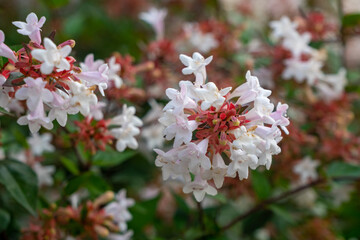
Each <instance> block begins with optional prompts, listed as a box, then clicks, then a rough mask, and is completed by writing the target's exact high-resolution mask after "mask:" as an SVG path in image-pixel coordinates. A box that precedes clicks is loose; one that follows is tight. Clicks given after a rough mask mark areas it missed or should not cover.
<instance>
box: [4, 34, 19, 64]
mask: <svg viewBox="0 0 360 240" xmlns="http://www.w3.org/2000/svg"><path fill="white" fill-rule="evenodd" d="M4 41H5V34H4V32H3V31H1V30H0V56H1V57H6V58H8V59H10V60H12V61H13V62H15V63H16V62H17V59H16V56H15V54H14V52H13V50H11V49H10V48H9V47H8V46H7V45H6V44H5V43H4Z"/></svg>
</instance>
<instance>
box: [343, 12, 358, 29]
mask: <svg viewBox="0 0 360 240" xmlns="http://www.w3.org/2000/svg"><path fill="white" fill-rule="evenodd" d="M359 24H360V13H352V14H347V15H345V16H344V17H343V19H342V25H343V27H355V26H358V25H359Z"/></svg>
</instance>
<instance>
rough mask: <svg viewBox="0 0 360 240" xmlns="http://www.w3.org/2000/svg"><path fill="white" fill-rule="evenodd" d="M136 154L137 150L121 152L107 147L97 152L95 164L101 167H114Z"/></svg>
mask: <svg viewBox="0 0 360 240" xmlns="http://www.w3.org/2000/svg"><path fill="white" fill-rule="evenodd" d="M135 155H136V152H135V151H131V150H127V151H125V152H121V153H120V152H118V151H115V150H113V149H111V148H107V149H106V151H98V152H97V153H96V154H95V156H94V159H93V164H94V165H97V166H100V167H112V166H116V165H119V164H120V163H122V162H124V161H126V160H128V159H130V158H132V157H133V156H135Z"/></svg>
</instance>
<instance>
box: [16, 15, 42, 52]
mask: <svg viewBox="0 0 360 240" xmlns="http://www.w3.org/2000/svg"><path fill="white" fill-rule="evenodd" d="M45 21H46V18H45V17H41V18H40V20H38V17H37V16H36V14H35V13H33V12H32V13H30V14H29V15H28V16H27V17H26V22H20V21H15V22H13V24H14V25H15V26H16V27H18V28H20V29H18V30H17V31H18V33H20V34H22V35H25V36H29V38H30V40H31V41H33V42H34V43H37V44H39V45H40V44H41V34H40V31H41V27H42V26H43V25H44V23H45Z"/></svg>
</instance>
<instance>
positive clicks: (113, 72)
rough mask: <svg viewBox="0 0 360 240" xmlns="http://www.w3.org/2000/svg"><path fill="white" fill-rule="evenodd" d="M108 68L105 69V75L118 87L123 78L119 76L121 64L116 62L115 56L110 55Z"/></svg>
mask: <svg viewBox="0 0 360 240" xmlns="http://www.w3.org/2000/svg"><path fill="white" fill-rule="evenodd" d="M108 66H109V70H108V71H107V76H108V78H109V81H112V82H113V83H114V85H115V87H116V88H120V87H121V86H122V84H123V80H122V79H121V77H120V76H119V74H120V70H121V66H120V64H118V63H116V57H114V56H113V57H111V58H110V59H109V61H108Z"/></svg>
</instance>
